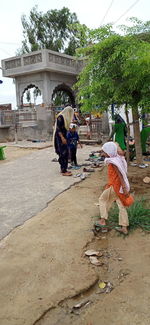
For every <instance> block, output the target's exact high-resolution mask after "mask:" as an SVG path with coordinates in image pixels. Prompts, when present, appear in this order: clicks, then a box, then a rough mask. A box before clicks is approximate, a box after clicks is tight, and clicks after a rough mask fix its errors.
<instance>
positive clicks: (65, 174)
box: [62, 172, 72, 176]
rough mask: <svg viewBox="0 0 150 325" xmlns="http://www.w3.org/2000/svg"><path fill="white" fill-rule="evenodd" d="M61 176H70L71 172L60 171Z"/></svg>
mask: <svg viewBox="0 0 150 325" xmlns="http://www.w3.org/2000/svg"><path fill="white" fill-rule="evenodd" d="M62 176H72V173H71V172H65V173H62Z"/></svg>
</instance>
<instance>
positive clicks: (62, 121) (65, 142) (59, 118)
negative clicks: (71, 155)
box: [57, 115, 67, 144]
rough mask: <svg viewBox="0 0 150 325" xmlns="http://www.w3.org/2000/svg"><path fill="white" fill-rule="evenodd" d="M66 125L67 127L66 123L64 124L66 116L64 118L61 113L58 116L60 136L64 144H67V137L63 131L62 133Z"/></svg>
mask: <svg viewBox="0 0 150 325" xmlns="http://www.w3.org/2000/svg"><path fill="white" fill-rule="evenodd" d="M64 127H65V125H64V118H63V116H61V115H60V116H58V118H57V130H58V135H59V136H60V138H61V141H62V143H63V144H67V140H66V139H65V137H64V136H63V133H62V129H63V128H64Z"/></svg>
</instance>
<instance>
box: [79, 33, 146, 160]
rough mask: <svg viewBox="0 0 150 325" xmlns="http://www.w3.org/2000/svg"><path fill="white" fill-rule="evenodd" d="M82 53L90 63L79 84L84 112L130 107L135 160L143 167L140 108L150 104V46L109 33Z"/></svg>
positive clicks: (128, 37) (87, 64) (82, 73)
mask: <svg viewBox="0 0 150 325" xmlns="http://www.w3.org/2000/svg"><path fill="white" fill-rule="evenodd" d="M100 32H101V29H100V30H99V34H100ZM80 52H81V53H82V55H83V54H84V55H85V57H86V59H87V60H86V65H85V67H84V69H83V70H82V72H81V74H80V76H79V80H78V82H77V88H78V97H79V100H80V103H81V104H82V107H83V109H86V110H87V111H90V110H92V109H93V107H96V106H98V107H101V108H102V109H103V110H104V109H107V108H108V106H109V105H110V104H112V103H117V105H118V106H119V105H122V104H126V105H128V106H130V107H131V108H132V113H133V127H134V137H135V147H136V157H137V162H138V163H141V162H142V151H141V144H140V129H139V111H138V108H139V107H140V106H141V105H144V103H147V104H148V103H149V104H150V89H149V87H150V44H149V43H147V42H144V41H141V40H139V39H138V38H136V37H134V36H132V35H131V36H121V35H118V34H113V33H110V36H109V35H106V37H105V34H104V37H103V40H101V41H100V42H97V43H94V44H93V45H91V46H90V47H87V48H86V49H84V50H82V51H81V50H80Z"/></svg>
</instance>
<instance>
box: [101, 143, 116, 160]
mask: <svg viewBox="0 0 150 325" xmlns="http://www.w3.org/2000/svg"><path fill="white" fill-rule="evenodd" d="M102 150H103V151H104V152H106V153H107V155H108V156H109V157H116V156H117V145H116V144H115V143H114V142H112V141H110V142H106V143H105V144H104V145H103V146H102Z"/></svg>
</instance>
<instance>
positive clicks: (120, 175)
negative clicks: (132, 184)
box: [114, 166, 129, 197]
mask: <svg viewBox="0 0 150 325" xmlns="http://www.w3.org/2000/svg"><path fill="white" fill-rule="evenodd" d="M114 169H115V171H116V173H117V175H118V176H119V179H120V182H121V186H122V189H123V194H124V195H125V196H126V197H129V192H128V191H127V188H126V184H125V182H124V179H123V176H122V174H121V173H120V171H119V170H118V168H117V167H116V166H114Z"/></svg>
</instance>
